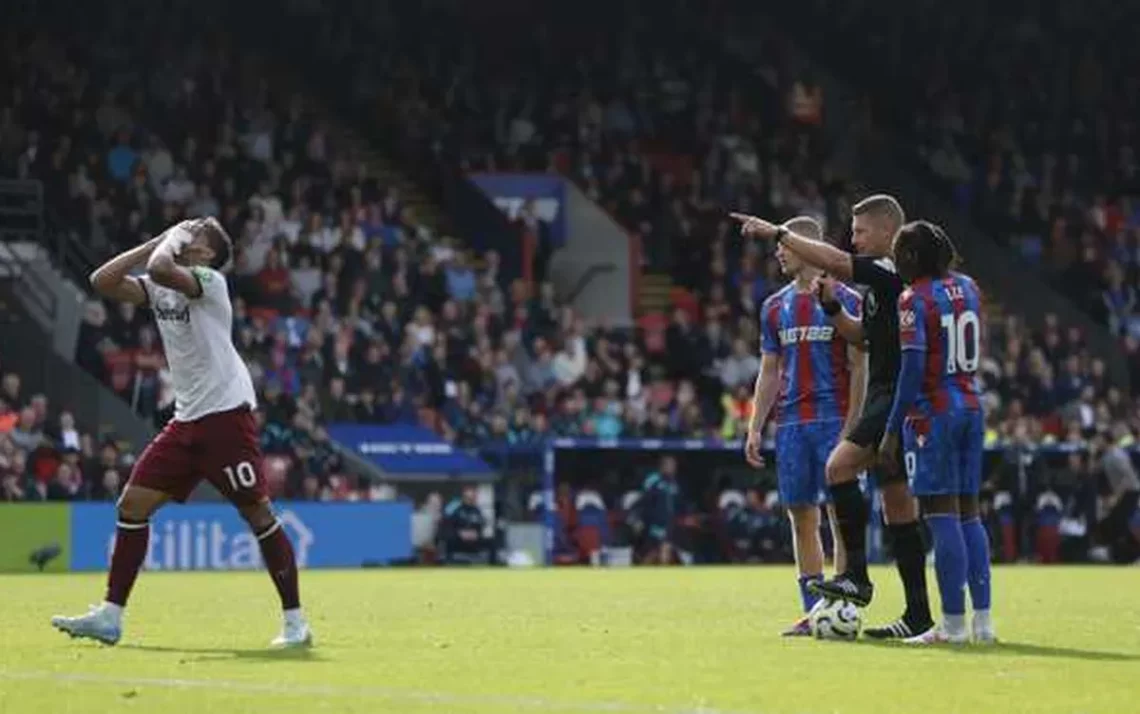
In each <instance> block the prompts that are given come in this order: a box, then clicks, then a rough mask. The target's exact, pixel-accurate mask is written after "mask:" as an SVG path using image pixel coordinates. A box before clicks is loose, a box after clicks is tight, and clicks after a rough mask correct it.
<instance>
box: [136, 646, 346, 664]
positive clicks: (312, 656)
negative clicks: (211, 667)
mask: <svg viewBox="0 0 1140 714" xmlns="http://www.w3.org/2000/svg"><path fill="white" fill-rule="evenodd" d="M119 649H125V650H135V651H138V652H154V653H158V654H172V655H182V660H183V661H186V662H214V661H220V660H246V661H252V662H321V661H325V658H324V657H322V656H321V655H320V653H319V652H317V651H316V650H313V649H269V648H258V649H249V648H239V647H162V646H159V645H130V644H128V645H119Z"/></svg>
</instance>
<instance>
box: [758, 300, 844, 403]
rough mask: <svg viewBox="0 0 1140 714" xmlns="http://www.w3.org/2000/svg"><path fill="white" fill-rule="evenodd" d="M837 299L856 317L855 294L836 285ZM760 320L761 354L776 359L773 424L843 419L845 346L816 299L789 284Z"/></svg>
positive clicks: (769, 303) (766, 308) (764, 308)
mask: <svg viewBox="0 0 1140 714" xmlns="http://www.w3.org/2000/svg"><path fill="white" fill-rule="evenodd" d="M836 298H837V299H838V300H839V302H840V304H842V305H843V307H844V309H846V310H847V312H849V313H850V314H852V315H853V316H855V317H858V316H859V314H860V307H861V299H860V297H859V293H857V292H855V291H854V290H852V289H851V288H849V287H847V286H846V285H842V284H840V285H837V293H836ZM760 315H761V318H760V320H761V324H760V350H761V351H762V352H764V353H768V354H776V355H779V357H780V401H779V405H778V409H779V412H778V416H777V422H776V423H777V424H780V425H784V424H798V423H801V422H809V421H828V420H832V419H843V418H845V417H846V416H847V405H848V397H849V390H850V386H851V370H850V367H849V364H848V356H847V346H848V344H847V341H846V340H845V339H843V338H842V337H841V336H840V335H839V331H838V330H836V329H835V326H834V325H833V324H831V320H830V319H829V318H828V317H827V315H825V314H824V313H823V308H821V307H820V305H819V301H818V300H816V298H815V295H813V294H811V293H807V292H801V291H799V290H798V289H797V288H796V284H795V283H794V282H793V283H789V284H788V285H787V286H785V287H784V288H783V289H782V290H780V291H779V292H777V293H774V294H773V295H771V296H770V297H769V298H768V299H767V300H765V301H764V306H763V308H761V312H760Z"/></svg>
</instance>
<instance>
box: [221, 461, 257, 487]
mask: <svg viewBox="0 0 1140 714" xmlns="http://www.w3.org/2000/svg"><path fill="white" fill-rule="evenodd" d="M223 471H225V473H226V478H228V479H229V480H230V486H232V487H233V489H234V490H235V491H238V490H240V489H243V488H253V487H254V485H255V484H256V483H257V472H256V471H254V469H253V464H251V463H250V462H248V461H242V462H241V463H239V464H238V465H237V466H227V467H225V468H224V469H223Z"/></svg>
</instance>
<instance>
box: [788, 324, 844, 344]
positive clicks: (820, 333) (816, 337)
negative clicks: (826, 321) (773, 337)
mask: <svg viewBox="0 0 1140 714" xmlns="http://www.w3.org/2000/svg"><path fill="white" fill-rule="evenodd" d="M834 335H835V327H834V326H832V325H809V326H803V327H785V328H784V329H782V330H780V344H783V345H791V344H795V343H797V342H830V341H831V338H832V337H833V336H834Z"/></svg>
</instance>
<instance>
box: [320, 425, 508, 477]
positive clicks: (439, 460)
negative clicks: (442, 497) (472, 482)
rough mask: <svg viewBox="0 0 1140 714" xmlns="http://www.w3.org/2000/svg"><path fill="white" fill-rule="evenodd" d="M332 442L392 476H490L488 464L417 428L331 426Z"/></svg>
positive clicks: (329, 430) (429, 431)
mask: <svg viewBox="0 0 1140 714" xmlns="http://www.w3.org/2000/svg"><path fill="white" fill-rule="evenodd" d="M328 432H329V436H330V437H331V438H332V440H333V441H335V442H337V443H339V444H341V445H342V446H344V447H346V448H348V449H351V450H352V451H354V452H356V453H357V454H360V456H361V457H363V458H364V459H367V460H368V461H370V462H372V463H374V464H376V466H378V467H379V468H380V469H382V470H384V471H386V472H388V473H393V474H439V473H443V474H488V473H490V472H491V467H489V466H488V465H487V464H486V462H484V461H482V460H481V459H479V458H478V457H477V456H473V455H471V454H469V453H467V452H466V451H464V450H463V449H460V448H457V447H455V446H453V445H451V444H449V443H447V442H446V441H444V440H443V439H442V438H441V437H440V436H439V434H436V433H435V432H434V431H432V430H430V429H424V428H423V427H415V426H374V425H361V424H331V425H329V427H328Z"/></svg>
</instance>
